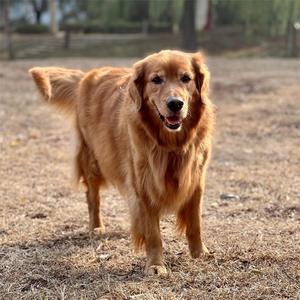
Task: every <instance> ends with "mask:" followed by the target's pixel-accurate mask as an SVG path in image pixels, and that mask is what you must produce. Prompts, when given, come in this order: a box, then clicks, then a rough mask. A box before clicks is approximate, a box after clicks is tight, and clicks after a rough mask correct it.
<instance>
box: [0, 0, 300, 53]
mask: <svg viewBox="0 0 300 300" xmlns="http://www.w3.org/2000/svg"><path fill="white" fill-rule="evenodd" d="M0 10H1V21H0V42H1V44H0V58H2V59H3V58H35V57H37V58H41V57H61V56H85V57H86V56H89V57H113V56H115V57H140V56H144V55H146V54H148V53H151V52H154V51H157V50H160V49H163V48H181V49H185V50H190V51H193V50H196V49H199V48H201V49H204V50H206V51H207V52H209V53H210V54H212V55H214V54H218V55H219V54H222V55H228V56H233V57H241V56H280V57H285V56H289V57H296V56H297V55H299V48H300V47H299V45H300V33H299V28H300V1H299V0H285V1H282V0H263V1H261V0H252V1H242V0H1V1H0Z"/></svg>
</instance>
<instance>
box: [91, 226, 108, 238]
mask: <svg viewBox="0 0 300 300" xmlns="http://www.w3.org/2000/svg"><path fill="white" fill-rule="evenodd" d="M104 233H105V227H104V226H101V227H96V228H94V229H92V230H90V237H97V236H101V235H103V234H104Z"/></svg>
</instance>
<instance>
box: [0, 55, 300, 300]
mask: <svg viewBox="0 0 300 300" xmlns="http://www.w3.org/2000/svg"><path fill="white" fill-rule="evenodd" d="M131 62H132V61H128V60H111V61H109V60H96V59H94V60H92V59H90V60H84V59H82V60H80V59H74V60H73V59H67V60H65V59H60V60H59V59H57V60H55V59H53V60H42V61H38V60H36V61H35V60H31V61H28V60H26V61H16V62H1V63H0V96H1V102H0V120H1V121H0V124H1V126H0V151H1V155H0V178H1V181H0V199H1V201H0V245H1V246H0V298H2V299H299V297H300V290H299V287H300V256H299V253H300V249H299V248H300V204H299V198H300V151H299V149H300V84H299V78H300V61H299V60H298V61H296V60H275V59H274V60H273V59H260V60H246V59H245V60H225V59H222V58H213V59H211V60H210V62H209V64H210V68H211V71H212V77H213V84H212V91H213V92H212V98H213V99H214V102H215V103H216V105H217V107H218V126H217V134H216V138H215V143H214V144H215V145H214V156H213V159H212V163H211V166H210V169H209V172H208V180H207V191H206V197H205V198H206V199H205V200H206V204H205V215H204V226H205V230H204V232H205V240H206V244H207V246H208V248H209V249H210V250H211V251H212V252H213V253H214V256H213V257H210V258H206V259H204V260H193V259H191V258H190V257H189V254H188V250H187V245H186V242H185V240H184V239H182V238H179V237H177V236H176V233H175V232H174V219H173V217H172V216H170V217H167V218H166V219H165V220H164V221H163V222H162V228H163V236H164V247H165V258H166V264H167V266H168V268H169V269H170V276H169V278H166V279H158V278H151V277H146V276H144V274H143V267H144V256H143V254H142V253H141V254H138V255H135V254H134V253H133V251H132V248H131V245H130V237H129V235H128V229H129V226H128V211H127V207H126V203H125V201H123V199H120V197H119V196H118V194H117V193H116V192H115V191H113V190H110V191H107V192H105V193H104V195H103V213H104V216H105V223H106V226H107V233H106V234H105V235H104V236H102V237H101V238H99V237H97V238H90V237H89V235H88V234H87V225H88V223H87V221H88V214H87V207H86V203H85V199H84V194H83V193H76V192H74V191H72V189H71V188H70V184H69V179H70V172H71V166H70V164H69V162H70V157H71V156H70V154H71V147H70V146H69V145H70V141H71V130H70V128H69V127H68V125H67V123H65V122H64V120H63V118H61V117H59V116H58V115H57V114H55V113H54V112H52V111H51V110H50V109H48V108H47V107H46V106H44V105H43V104H42V103H41V102H40V101H39V100H38V95H37V92H36V91H35V88H34V86H33V83H32V81H31V79H30V78H29V75H28V74H27V70H28V69H29V68H30V67H32V66H36V65H54V64H55V65H61V66H69V67H77V68H81V69H84V70H86V69H89V68H91V67H95V66H101V65H105V64H109V65H111V64H118V65H123V64H124V65H129V64H130V63H131ZM222 193H233V194H236V195H238V196H239V197H240V198H239V199H236V200H223V199H221V198H220V194H222Z"/></svg>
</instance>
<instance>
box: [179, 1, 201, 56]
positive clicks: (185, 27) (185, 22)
mask: <svg viewBox="0 0 300 300" xmlns="http://www.w3.org/2000/svg"><path fill="white" fill-rule="evenodd" d="M195 8H196V5H195V0H185V1H184V7H183V9H184V10H183V19H182V38H183V48H184V49H185V50H188V51H195V50H196V48H197V40H196V38H197V37H196V28H195Z"/></svg>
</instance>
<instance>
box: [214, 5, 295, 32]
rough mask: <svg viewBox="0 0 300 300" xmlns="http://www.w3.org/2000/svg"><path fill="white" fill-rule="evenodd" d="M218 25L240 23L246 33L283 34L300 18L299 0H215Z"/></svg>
mask: <svg viewBox="0 0 300 300" xmlns="http://www.w3.org/2000/svg"><path fill="white" fill-rule="evenodd" d="M213 8H214V13H215V21H216V25H217V26H222V25H223V26H224V25H233V26H234V25H239V26H242V28H243V29H244V30H245V32H246V34H266V35H271V36H274V35H282V34H284V33H285V31H286V28H287V24H288V22H289V19H290V18H292V19H293V20H296V19H297V18H300V1H299V0H284V1H283V0H251V1H250V0H245V1H242V0H226V1H224V0H214V1H213Z"/></svg>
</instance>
